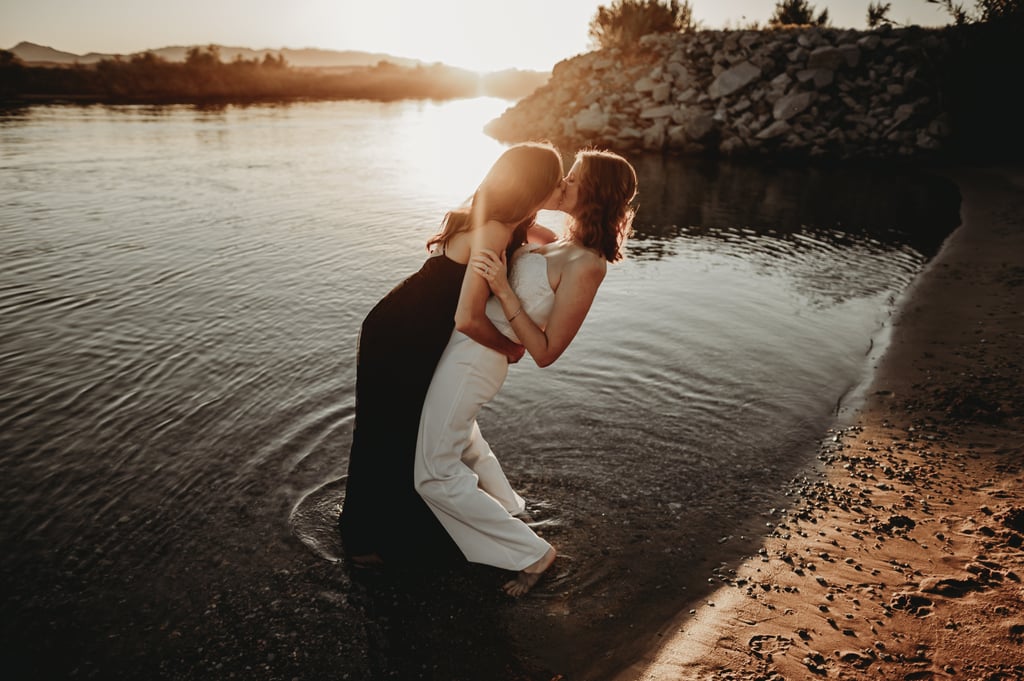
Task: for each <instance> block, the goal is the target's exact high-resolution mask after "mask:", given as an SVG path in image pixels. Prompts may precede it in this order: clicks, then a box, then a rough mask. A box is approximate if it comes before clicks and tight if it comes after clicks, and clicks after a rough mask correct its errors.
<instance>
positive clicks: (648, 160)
mask: <svg viewBox="0 0 1024 681" xmlns="http://www.w3.org/2000/svg"><path fill="white" fill-rule="evenodd" d="M635 165H636V168H637V173H638V175H639V177H640V187H641V194H640V197H639V203H640V205H641V211H640V214H639V219H638V221H637V224H636V236H635V240H636V242H637V243H636V245H635V252H636V253H637V254H638V255H642V256H645V257H659V256H663V255H668V254H671V253H675V252H678V251H679V249H678V248H676V247H672V246H670V245H669V243H668V242H671V241H672V240H673V239H674V238H676V237H685V238H687V239H691V240H692V239H694V238H710V239H723V240H726V241H736V240H742V239H743V238H744V236H745V235H748V234H751V233H756V234H767V235H774V236H777V237H778V238H780V239H782V240H784V241H785V242H786V243H787V244H789V245H792V246H793V247H798V245H799V240H794V239H790V238H788V237H789V236H790V235H795V234H798V233H803V234H805V235H808V236H809V237H810V238H812V239H815V240H817V241H819V242H823V243H832V244H835V245H837V246H842V245H844V244H850V243H867V242H877V243H882V244H887V245H888V246H889V247H893V246H897V245H906V246H908V247H910V248H912V249H913V250H915V251H917V252H919V253H921V254H922V255H924V256H925V257H930V256H931V255H933V254H934V253H935V252H936V251H937V249H938V247H939V245H941V243H942V241H943V239H945V237H946V236H947V235H948V234H949V232H950V231H952V229H953V228H955V227H956V226H957V224H958V223H959V218H958V211H959V195H958V193H957V190H956V187H955V185H953V183H952V182H950V181H949V180H948V179H945V178H942V177H940V176H938V175H933V174H930V173H928V172H926V171H921V170H919V169H914V168H901V167H899V166H893V165H863V166H860V165H844V166H818V167H815V166H790V165H784V164H778V163H770V162H760V163H759V162H753V161H748V162H737V161H728V160H726V161H713V160H708V159H680V158H678V157H669V156H660V155H658V156H655V155H645V156H643V157H640V158H637V159H635ZM647 242H651V243H647ZM666 249H671V250H666Z"/></svg>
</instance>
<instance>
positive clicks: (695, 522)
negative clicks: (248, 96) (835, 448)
mask: <svg viewBox="0 0 1024 681" xmlns="http://www.w3.org/2000/svg"><path fill="white" fill-rule="evenodd" d="M505 106H507V103H506V102H503V101H501V100H495V99H486V98H480V99H472V100H462V101H453V102H446V103H431V102H428V103H420V102H417V103H409V102H398V103H372V102H332V103H301V104H290V105H259V106H245V107H238V106H228V107H219V108H201V107H191V106H166V107H145V106H118V107H105V106H89V107H78V106H32V107H26V108H19V109H7V110H3V111H0V480H2V482H0V510H2V513H0V541H2V546H0V556H2V558H0V561H2V563H0V580H2V589H3V597H4V604H5V605H4V611H5V617H4V624H3V625H2V626H3V641H4V643H3V657H4V658H5V659H4V663H5V666H6V667H7V668H9V669H13V670H15V671H22V672H24V673H25V674H26V675H27V674H35V675H38V674H46V675H50V676H51V677H56V676H77V677H80V678H104V679H109V678H157V677H162V678H193V679H195V678H217V679H219V678H229V677H232V676H245V677H246V678H268V679H276V678H286V679H287V678H323V675H324V674H328V673H329V674H330V675H331V676H332V677H333V678H348V679H363V678H413V677H418V678H437V679H449V680H454V679H459V678H465V679H475V678H479V679H493V680H494V681H502V679H527V678H529V679H534V678H536V679H550V678H553V677H554V676H555V675H556V674H563V675H565V678H566V679H572V680H573V681H576V680H578V679H599V678H602V676H606V675H608V674H611V673H613V672H614V671H615V670H616V669H617V668H618V667H619V666H621V665H622V664H625V663H626V662H628V660H629V659H630V658H631V656H633V655H635V654H636V653H637V652H639V651H640V650H641V649H642V648H643V647H644V646H645V645H647V644H649V643H650V642H651V639H652V638H653V636H654V635H655V633H656V631H657V629H658V627H659V626H661V624H662V623H664V622H665V621H667V618H668V617H669V616H670V615H671V614H673V613H675V612H678V611H680V610H681V609H683V608H687V607H690V606H691V605H692V604H693V603H694V602H697V601H698V600H699V599H700V598H701V596H702V594H703V593H704V591H706V590H707V589H708V588H710V587H709V584H708V581H709V577H710V576H711V570H712V569H714V568H716V567H719V566H720V564H721V563H723V562H726V563H727V562H728V561H729V560H734V559H736V558H738V557H739V556H740V555H742V554H743V553H744V552H747V551H750V550H755V549H756V543H757V538H758V536H759V534H763V533H764V532H765V531H766V530H765V529H764V528H765V527H766V518H767V519H768V522H770V520H771V518H772V516H773V514H777V513H778V512H779V508H778V506H779V504H780V503H784V500H783V498H782V497H780V492H781V490H782V489H783V488H784V486H785V484H786V483H787V482H788V481H789V480H790V479H791V478H792V477H793V476H794V475H797V474H799V473H800V472H801V471H803V470H806V469H807V467H808V466H810V465H812V463H813V460H814V455H815V452H816V445H817V442H818V440H819V439H820V438H821V437H823V436H824V434H825V433H826V431H827V429H828V427H829V426H830V424H832V423H833V422H834V420H835V418H836V416H837V415H841V414H842V413H843V412H844V411H846V410H849V409H850V408H851V406H852V404H851V401H850V400H851V396H852V395H854V394H855V393H856V388H857V386H858V385H860V384H861V383H862V382H863V380H864V379H865V377H866V376H867V375H868V372H869V371H870V369H871V361H872V357H873V356H874V355H876V354H877V352H878V351H879V350H880V349H881V348H883V347H884V342H885V337H886V330H887V327H888V320H889V317H890V314H891V312H892V310H893V305H894V304H895V303H896V301H898V300H899V297H900V295H901V293H902V292H903V291H904V290H905V289H906V287H907V286H908V284H909V283H910V282H911V281H912V280H913V278H914V276H915V275H916V274H917V273H918V272H919V271H920V270H921V268H922V267H923V266H924V265H925V264H926V263H927V261H928V259H929V258H930V257H931V256H932V255H933V254H934V253H935V251H936V250H937V248H938V247H939V245H940V244H941V242H942V240H943V239H944V238H945V237H946V236H947V235H948V234H949V233H950V231H951V230H952V229H953V228H955V226H956V225H957V224H958V207H959V204H958V196H957V193H956V189H955V187H954V186H952V185H950V184H949V183H948V182H946V181H944V180H942V179H939V178H938V177H935V176H933V175H930V174H928V173H926V172H923V171H920V170H913V169H910V168H900V167H895V166H878V165H873V166H849V165H847V166H841V167H827V166H803V165H800V166H786V165H782V164H778V163H769V162H764V163H758V164H750V163H738V162H724V161H722V162H713V161H698V160H694V159H681V158H674V157H662V156H638V157H635V158H633V159H631V160H633V161H634V163H635V165H636V167H637V170H638V173H639V178H640V198H639V212H638V216H637V220H636V225H635V227H636V232H637V233H636V235H635V236H634V238H633V239H632V240H631V241H630V244H629V248H628V257H627V259H626V260H625V261H624V262H622V263H620V264H617V265H614V266H612V267H610V268H609V274H608V276H607V277H606V279H605V282H604V284H603V286H602V289H601V291H600V292H599V295H598V298H597V300H596V302H595V304H594V306H593V308H592V310H591V312H590V314H589V317H588V319H587V320H586V322H585V324H584V326H583V328H582V329H581V331H580V333H579V335H578V337H577V338H576V339H575V341H574V342H573V344H572V346H571V347H570V348H569V350H568V351H566V353H565V354H564V355H563V356H562V357H561V358H560V359H559V360H558V362H556V363H555V364H554V365H552V366H551V367H548V368H546V369H543V370H542V369H540V368H538V367H536V366H535V365H533V364H532V363H531V362H530V361H529V359H528V358H527V359H524V360H523V361H522V362H520V363H519V364H518V365H516V366H514V367H513V368H512V371H511V372H510V376H509V379H508V381H507V382H506V384H505V387H504V389H503V390H502V392H501V394H500V395H499V396H498V398H497V399H496V400H495V401H494V402H493V403H492V404H491V405H489V406H488V408H487V409H486V411H485V412H484V414H482V416H481V419H480V422H481V428H482V429H483V431H484V434H485V436H486V437H487V438H488V440H489V441H490V442H491V444H492V446H493V447H494V449H495V451H496V452H497V453H498V455H499V457H500V458H501V460H502V462H503V464H504V465H505V467H506V470H507V472H508V475H509V478H510V479H511V480H512V481H513V484H515V485H516V486H517V487H518V488H519V489H520V491H521V492H522V493H523V495H524V496H525V497H526V498H527V499H528V502H529V507H530V510H531V513H532V515H533V516H534V518H535V520H536V523H537V528H538V530H539V531H541V532H542V533H543V534H544V535H545V536H546V537H547V538H548V539H549V541H551V542H552V543H553V544H555V546H556V547H557V548H558V549H559V551H560V553H561V554H562V557H561V558H560V559H559V560H558V562H557V563H556V566H555V568H553V570H552V574H551V575H550V576H549V577H548V578H546V579H545V580H544V581H543V582H542V583H541V585H540V586H539V587H538V589H537V590H536V592H535V593H533V594H531V595H530V596H529V597H527V598H526V599H524V600H523V601H521V602H517V603H511V602H508V601H506V600H505V599H504V598H502V597H500V596H499V595H498V593H499V592H498V589H497V585H498V584H500V582H501V581H502V579H503V577H504V575H498V574H494V573H493V572H490V571H489V570H488V569H484V570H479V569H475V568H473V567H472V566H470V567H468V568H467V571H466V572H465V573H464V574H463V573H459V574H444V575H436V574H431V573H430V570H429V569H428V568H425V569H424V571H423V572H422V573H420V574H419V575H416V576H414V577H412V578H410V576H409V575H405V576H404V577H395V576H394V575H384V576H381V575H371V576H366V575H362V574H354V573H352V572H351V571H350V570H349V569H348V568H347V567H346V566H345V565H344V563H342V562H338V555H339V546H338V542H337V537H336V535H335V529H334V519H335V516H336V514H337V509H338V505H339V503H340V500H341V495H342V494H343V491H344V479H343V476H344V473H345V469H346V463H347V455H348V443H349V439H350V435H351V427H352V415H353V405H354V396H353V386H354V379H355V364H354V358H355V344H356V339H357V333H358V328H359V323H360V321H361V320H362V318H363V316H364V315H365V314H366V312H368V311H369V309H370V307H371V306H372V305H373V304H374V303H375V302H376V301H377V300H378V299H379V298H380V297H381V296H382V295H384V294H385V293H386V292H387V291H388V289H390V288H391V286H393V285H394V284H396V283H397V282H398V281H399V280H400V279H402V278H403V277H404V276H405V275H407V274H408V273H410V272H412V271H413V270H415V269H416V268H417V267H418V266H419V263H420V261H421V259H422V258H423V256H424V252H423V244H424V241H425V240H426V238H427V237H428V236H429V235H430V234H431V233H432V232H433V230H434V228H435V227H436V226H437V223H438V220H439V218H440V216H441V215H442V213H443V212H444V211H445V210H446V209H447V208H450V207H452V206H455V205H457V204H459V203H460V202H461V201H462V200H463V199H464V198H465V197H467V196H468V195H469V194H470V193H471V192H472V190H473V188H474V186H475V184H476V182H478V181H479V179H480V178H481V177H482V176H483V174H484V172H485V171H486V169H487V168H488V166H489V165H490V163H491V162H492V161H493V160H494V159H495V158H496V157H497V155H498V154H499V153H500V152H501V150H502V148H503V147H502V145H500V144H499V143H497V142H496V141H494V140H492V139H490V138H488V137H486V136H485V135H484V134H483V133H482V127H483V125H484V124H485V123H486V122H487V121H488V120H490V119H491V118H493V117H495V116H496V115H498V114H499V113H500V112H501V111H502V110H503V108H504V107H505ZM564 151H566V152H567V154H569V153H571V152H572V151H573V150H564ZM570 161H571V158H569V156H567V163H568V162H570ZM567 167H568V166H567ZM541 218H542V221H544V222H547V223H548V224H549V225H551V226H553V227H555V228H558V227H559V226H560V225H561V222H560V218H559V216H558V215H557V214H553V213H552V214H547V213H545V214H542V216H541ZM424 577H426V579H423V578H424ZM410 579H411V581H410ZM417 580H418V581H417ZM425 630H427V631H425Z"/></svg>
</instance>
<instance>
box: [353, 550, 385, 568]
mask: <svg viewBox="0 0 1024 681" xmlns="http://www.w3.org/2000/svg"><path fill="white" fill-rule="evenodd" d="M348 559H349V560H350V561H352V564H353V565H355V566H356V567H359V568H372V567H380V566H382V565H384V559H383V558H381V557H380V554H378V553H364V554H362V555H359V556H349V558H348Z"/></svg>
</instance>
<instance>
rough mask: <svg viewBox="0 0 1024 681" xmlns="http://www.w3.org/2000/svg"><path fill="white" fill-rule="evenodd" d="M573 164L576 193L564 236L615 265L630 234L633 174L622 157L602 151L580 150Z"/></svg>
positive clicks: (632, 211) (635, 183)
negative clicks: (576, 174) (576, 173)
mask: <svg viewBox="0 0 1024 681" xmlns="http://www.w3.org/2000/svg"><path fill="white" fill-rule="evenodd" d="M576 160H577V161H579V162H580V168H579V178H578V180H577V181H578V182H579V193H578V194H577V198H576V208H575V209H574V210H573V214H572V215H571V219H570V221H569V226H568V233H569V235H570V236H572V238H574V239H576V240H577V241H579V242H580V243H581V244H583V245H584V246H586V247H587V248H592V249H594V250H595V251H597V252H599V253H600V254H601V255H603V256H604V258H605V260H607V261H608V262H618V261H619V260H622V247H623V246H624V245H625V243H626V239H627V238H628V237H629V235H630V234H632V231H633V217H634V216H635V214H636V211H635V210H634V208H633V207H632V206H631V205H630V203H631V202H632V201H633V199H634V198H636V192H637V181H636V170H635V169H634V168H633V166H632V165H631V164H630V163H629V161H627V160H626V159H625V158H623V157H622V156H619V155H618V154H616V153H615V152H613V151H606V150H602V149H582V150H580V151H579V152H577V153H576Z"/></svg>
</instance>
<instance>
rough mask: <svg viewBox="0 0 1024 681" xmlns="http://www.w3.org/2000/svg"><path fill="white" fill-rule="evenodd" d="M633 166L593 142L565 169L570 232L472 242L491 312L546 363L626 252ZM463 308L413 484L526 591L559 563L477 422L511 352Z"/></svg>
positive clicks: (461, 540)
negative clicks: (467, 320)
mask: <svg viewBox="0 0 1024 681" xmlns="http://www.w3.org/2000/svg"><path fill="white" fill-rule="evenodd" d="M636 189H637V182H636V172H635V171H634V169H633V167H632V166H631V165H630V164H629V162H628V161H626V160H625V159H624V158H623V157H621V156H619V155H618V154H615V153H612V152H608V151H597V150H584V151H581V152H579V153H578V154H577V155H576V161H575V163H574V164H573V166H572V168H571V169H570V171H569V174H568V175H567V176H566V178H565V192H564V195H563V197H562V202H561V204H560V206H559V209H560V210H562V211H564V212H565V213H567V214H568V215H569V216H570V220H569V224H568V227H567V229H566V233H565V234H564V235H563V236H562V238H561V239H559V240H557V241H554V242H552V243H547V244H543V245H539V246H538V245H535V244H530V245H524V246H522V247H520V248H519V249H518V250H516V251H515V253H514V254H513V255H512V258H511V262H510V263H509V269H510V270H511V274H509V275H508V276H506V266H505V265H506V263H505V257H504V254H503V253H502V254H501V255H499V254H498V253H497V252H496V251H495V250H493V249H490V248H486V247H479V248H477V247H475V248H474V249H473V254H472V257H471V259H470V266H471V267H472V269H473V271H474V272H476V273H477V274H479V275H480V276H481V277H483V278H484V279H485V280H486V281H487V283H488V285H489V286H490V288H491V291H492V292H493V294H494V296H493V297H492V298H491V299H490V300H488V302H487V306H486V311H487V317H488V318H489V319H490V320H491V321H492V322H493V323H494V325H495V326H496V327H497V328H498V330H499V331H501V332H502V333H503V334H504V335H505V336H507V337H508V338H509V339H511V340H513V341H515V342H517V343H521V344H522V345H524V346H525V347H526V350H527V352H529V353H530V356H531V357H532V358H533V360H534V361H535V362H536V363H537V365H538V366H541V367H545V366H547V365H549V364H551V363H552V362H554V361H555V360H556V359H557V358H558V357H559V356H560V355H561V354H562V352H564V351H565V349H566V348H567V347H568V346H569V343H570V342H571V341H572V339H573V338H574V337H575V336H576V333H577V331H579V328H580V326H581V325H582V324H583V320H584V319H585V318H586V316H587V312H588V311H589V310H590V306H591V304H592V303H593V300H594V296H595V295H596V294H597V290H598V288H599V287H600V285H601V282H602V281H603V280H604V276H605V272H606V269H607V264H608V263H609V262H616V261H618V260H620V259H621V258H622V246H623V242H624V241H625V238H626V237H627V235H628V234H629V232H630V229H631V226H632V221H633V209H632V208H631V207H630V202H631V201H632V200H633V198H634V197H635V196H636ZM466 330H467V329H466V328H465V327H464V326H463V325H462V322H461V320H459V319H458V318H456V322H455V331H454V332H453V333H452V336H451V339H450V340H449V342H448V346H447V347H446V348H445V350H444V353H443V354H442V355H441V359H440V361H439V362H438V365H437V368H436V369H435V371H434V377H433V380H432V381H431V384H430V388H429V390H428V391H427V396H426V399H425V400H424V404H423V412H422V415H421V417H420V430H419V437H418V440H417V445H416V463H415V473H414V476H415V484H416V490H417V491H418V492H419V493H420V495H421V496H422V497H423V499H424V500H425V501H426V502H427V505H428V506H429V507H430V509H431V510H432V511H433V512H434V514H435V515H436V516H437V517H438V519H439V520H440V521H441V524H442V525H444V527H445V529H446V530H447V531H448V533H449V534H450V535H451V537H452V538H453V539H454V540H455V543H456V544H457V545H458V546H459V548H460V549H461V550H462V552H463V554H464V555H465V556H466V559H467V560H469V561H471V562H475V563H483V564H486V565H492V566H495V567H499V568H503V569H506V570H510V571H514V572H517V573H518V574H517V575H516V578H515V579H513V580H511V581H509V582H507V583H506V584H505V585H504V587H503V588H504V590H505V591H506V592H507V593H508V594H510V595H512V596H521V595H523V594H525V593H526V592H527V591H529V590H530V588H531V587H532V586H533V585H534V584H535V583H536V582H537V580H538V579H539V578H540V575H541V574H542V573H543V572H544V570H546V569H547V568H548V567H550V566H551V563H552V562H553V561H554V559H555V550H554V548H552V547H551V545H550V544H548V542H546V541H545V540H543V539H541V538H540V537H539V536H537V534H536V533H535V532H534V531H533V530H532V529H530V527H529V526H527V525H526V523H524V522H523V521H522V520H520V519H519V518H517V517H515V516H516V515H517V514H519V513H521V512H522V511H523V510H524V508H525V503H524V501H523V499H522V497H520V496H519V495H518V494H517V493H516V492H515V490H513V489H512V487H511V485H510V484H509V482H508V479H507V478H506V477H505V474H504V472H503V471H502V469H501V465H500V464H499V463H498V460H497V458H496V457H495V456H494V453H493V452H492V451H491V448H490V446H488V444H487V442H486V441H485V440H484V439H483V437H482V435H481V434H480V428H479V427H478V426H477V421H476V418H477V414H479V412H480V409H481V408H482V407H483V405H485V404H486V403H487V402H489V401H490V400H491V399H493V398H494V396H495V395H496V394H497V393H498V390H500V389H501V385H502V383H504V381H505V376H506V375H507V374H508V361H507V359H506V357H505V355H503V354H501V353H499V352H495V351H494V350H491V349H490V348H487V347H485V346H483V345H481V344H479V343H477V342H476V341H474V340H472V338H470V337H469V336H468V335H467V334H466V333H465V331H466Z"/></svg>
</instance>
